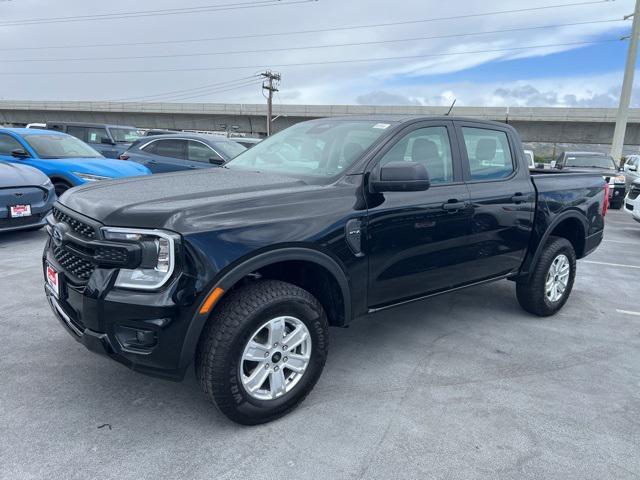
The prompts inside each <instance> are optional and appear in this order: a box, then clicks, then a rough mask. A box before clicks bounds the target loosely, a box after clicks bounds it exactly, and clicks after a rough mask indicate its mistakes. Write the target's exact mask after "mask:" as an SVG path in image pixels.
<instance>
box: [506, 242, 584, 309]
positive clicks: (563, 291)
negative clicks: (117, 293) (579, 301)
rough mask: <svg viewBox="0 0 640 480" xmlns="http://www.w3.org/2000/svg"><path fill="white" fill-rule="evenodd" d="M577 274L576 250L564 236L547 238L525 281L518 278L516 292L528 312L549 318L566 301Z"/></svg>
mask: <svg viewBox="0 0 640 480" xmlns="http://www.w3.org/2000/svg"><path fill="white" fill-rule="evenodd" d="M575 276H576V253H575V251H574V249H573V245H571V242H569V240H567V239H566V238H562V237H550V238H549V240H548V242H547V244H546V245H545V246H544V250H543V251H542V254H541V255H540V258H539V259H538V263H537V264H536V265H535V267H534V268H533V271H532V272H531V275H530V277H529V278H528V280H521V281H518V283H517V284H516V295H517V298H518V302H519V303H520V306H521V307H522V308H523V309H524V310H526V311H527V312H529V313H532V314H534V315H538V316H540V317H548V316H551V315H553V314H555V313H556V312H558V310H560V309H561V308H562V307H563V306H564V304H565V303H566V302H567V299H568V298H569V295H571V290H572V289H573V282H574V280H575Z"/></svg>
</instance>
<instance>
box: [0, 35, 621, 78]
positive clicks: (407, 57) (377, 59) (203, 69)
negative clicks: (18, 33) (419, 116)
mask: <svg viewBox="0 0 640 480" xmlns="http://www.w3.org/2000/svg"><path fill="white" fill-rule="evenodd" d="M619 41H620V39H619V38H611V39H606V40H592V41H586V42H568V43H550V44H545V45H526V46H520V47H509V48H496V49H490V50H474V51H466V52H448V53H430V54H424V55H403V56H396V57H373V58H355V59H349V60H325V61H317V62H301V63H280V64H273V63H271V64H269V65H264V64H263V65H232V66H218V67H193V68H171V69H148V70H122V69H117V70H102V71H97V70H92V71H77V70H76V71H73V70H65V71H58V72H7V71H0V75H4V76H6V75H83V74H87V75H93V74H99V75H107V74H123V73H168V72H182V73H183V72H206V71H215V70H243V69H260V68H268V67H279V68H283V67H303V66H317V65H338V64H349V63H374V62H386V61H394V60H415V59H421V58H434V57H449V56H459V55H475V54H478V53H497V52H510V51H518V50H531V49H537V48H552V47H571V46H581V45H595V44H600V43H611V42H619Z"/></svg>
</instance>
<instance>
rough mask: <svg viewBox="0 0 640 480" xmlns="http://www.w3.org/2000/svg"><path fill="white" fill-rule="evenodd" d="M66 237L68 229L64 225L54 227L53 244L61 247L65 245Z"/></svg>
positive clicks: (52, 233)
mask: <svg viewBox="0 0 640 480" xmlns="http://www.w3.org/2000/svg"><path fill="white" fill-rule="evenodd" d="M65 236H66V229H65V228H64V225H62V224H57V225H55V226H54V227H53V231H52V232H51V237H52V238H53V242H54V243H55V244H56V245H58V246H60V245H62V244H63V243H64V239H65Z"/></svg>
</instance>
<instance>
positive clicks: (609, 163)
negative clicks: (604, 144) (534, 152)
mask: <svg viewBox="0 0 640 480" xmlns="http://www.w3.org/2000/svg"><path fill="white" fill-rule="evenodd" d="M554 168H556V169H558V170H564V171H566V172H593V173H599V174H600V175H602V177H603V178H604V181H605V182H607V183H608V184H609V206H610V207H611V208H613V209H616V210H618V209H619V208H622V204H623V203H624V197H625V195H626V181H627V180H626V177H625V176H624V173H622V172H621V171H620V168H619V167H618V166H617V165H616V162H615V161H614V160H613V158H612V157H611V155H607V154H606V153H599V152H562V153H560V155H559V156H558V158H557V160H556V161H555V162H554Z"/></svg>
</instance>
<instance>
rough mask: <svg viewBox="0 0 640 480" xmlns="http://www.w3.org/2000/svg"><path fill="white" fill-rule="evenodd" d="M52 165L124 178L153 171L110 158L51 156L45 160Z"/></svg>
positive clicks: (137, 164) (132, 163) (75, 170)
mask: <svg viewBox="0 0 640 480" xmlns="http://www.w3.org/2000/svg"><path fill="white" fill-rule="evenodd" d="M45 161H46V162H47V163H48V164H50V165H51V166H54V165H55V166H58V167H61V168H64V169H65V170H71V171H73V172H78V173H90V174H92V175H101V176H104V177H110V178H123V177H130V176H135V175H148V174H149V173H151V172H150V171H149V169H148V168H147V167H145V166H144V165H140V164H139V163H135V162H128V161H126V160H114V159H109V158H102V157H101V158H50V159H46V160H45Z"/></svg>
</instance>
